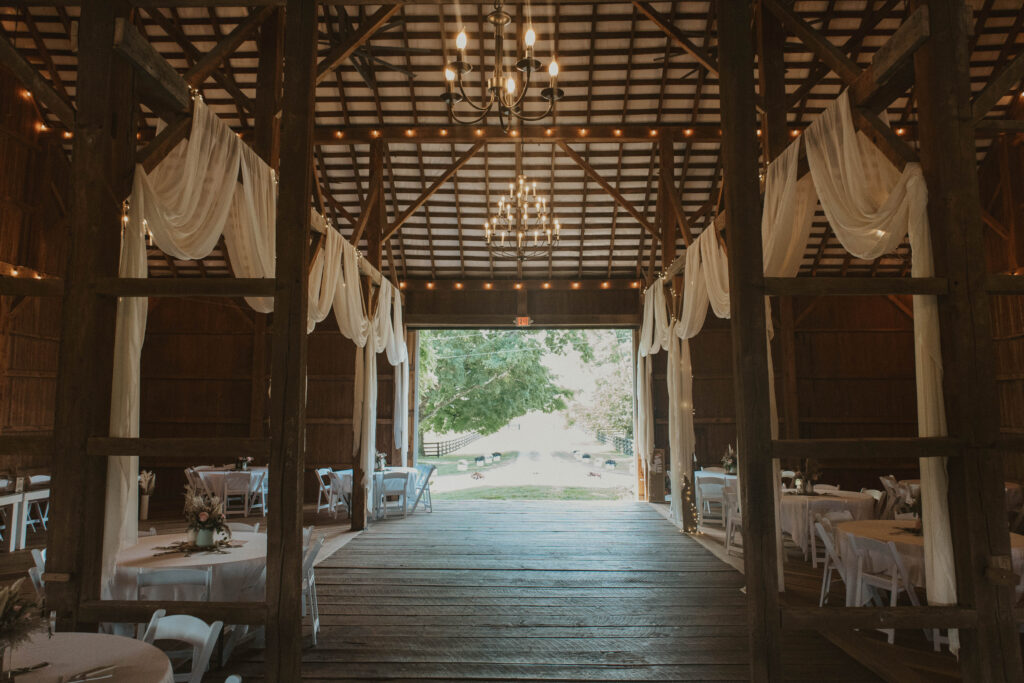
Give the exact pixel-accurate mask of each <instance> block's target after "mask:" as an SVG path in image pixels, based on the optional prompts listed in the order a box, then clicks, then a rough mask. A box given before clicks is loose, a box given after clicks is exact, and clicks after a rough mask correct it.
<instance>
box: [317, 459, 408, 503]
mask: <svg viewBox="0 0 1024 683" xmlns="http://www.w3.org/2000/svg"><path fill="white" fill-rule="evenodd" d="M389 472H399V473H402V474H405V475H406V476H407V479H406V484H405V495H406V498H407V499H408V504H409V505H410V506H411V505H412V504H413V501H415V500H416V485H417V483H418V482H419V477H420V471H419V470H418V469H416V468H415V467H385V468H384V469H383V470H376V471H375V472H374V473H373V487H374V488H376V487H379V486H380V485H381V483H382V482H383V480H384V474H385V473H389ZM334 473H335V474H336V475H337V478H336V479H335V480H334V482H333V483H332V487H333V488H334V493H335V495H337V496H338V499H339V500H342V499H346V500H347V499H348V498H349V497H350V496H351V495H352V470H351V469H347V470H334ZM370 496H371V500H373V497H372V496H373V492H372V491H371V492H370ZM375 512H376V511H375ZM409 512H412V509H411V507H410V509H409Z"/></svg>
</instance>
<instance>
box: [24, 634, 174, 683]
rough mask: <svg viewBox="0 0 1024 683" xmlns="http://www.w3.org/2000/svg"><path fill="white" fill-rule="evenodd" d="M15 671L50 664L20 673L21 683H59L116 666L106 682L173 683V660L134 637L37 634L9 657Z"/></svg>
mask: <svg viewBox="0 0 1024 683" xmlns="http://www.w3.org/2000/svg"><path fill="white" fill-rule="evenodd" d="M8 657H9V660H8V663H9V667H10V669H11V670H15V669H20V668H27V667H32V666H35V665H37V664H41V663H43V662H47V665H46V666H44V667H41V668H39V669H36V670H35V671H29V672H27V673H23V674H19V675H18V676H17V677H16V678H15V680H16V681H18V683H55V681H59V680H65V681H66V680H69V679H71V678H74V677H76V676H78V675H79V674H82V673H85V672H88V671H95V670H97V669H101V668H103V667H108V666H113V667H114V668H113V669H111V670H110V671H103V672H98V673H97V675H98V676H106V675H107V674H108V673H109V674H110V678H104V679H102V680H103V681H104V683H107V682H108V681H109V683H173V682H174V674H173V672H172V670H171V660H169V659H168V658H167V655H165V654H164V653H163V652H161V651H160V650H159V649H158V648H157V647H155V646H153V645H150V644H149V643H144V642H142V641H141V640H135V639H134V638H125V637H123V636H112V635H107V634H104V633H70V632H68V633H64V632H62V633H55V634H53V636H52V637H50V636H49V635H48V634H47V633H46V632H45V631H44V632H41V633H37V634H35V635H34V636H32V638H30V639H29V640H28V642H26V643H23V644H21V645H19V646H18V647H16V648H14V650H13V651H12V652H11V654H10V655H8Z"/></svg>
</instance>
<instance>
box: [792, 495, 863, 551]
mask: <svg viewBox="0 0 1024 683" xmlns="http://www.w3.org/2000/svg"><path fill="white" fill-rule="evenodd" d="M837 510H849V511H850V514H852V515H853V518H854V519H871V518H872V517H873V516H874V514H875V499H874V498H872V497H871V496H870V495H868V494H866V493H860V492H857V491H833V492H831V493H829V495H826V496H799V495H795V494H788V493H787V494H785V495H783V496H782V519H781V527H782V531H783V532H785V533H788V534H789V535H790V536H792V537H793V541H794V542H795V543H796V544H797V545H798V546H800V549H801V550H803V551H804V552H805V553H806V552H807V549H808V548H809V547H810V538H811V533H812V531H813V529H814V515H824V514H825V513H828V512H835V511H837Z"/></svg>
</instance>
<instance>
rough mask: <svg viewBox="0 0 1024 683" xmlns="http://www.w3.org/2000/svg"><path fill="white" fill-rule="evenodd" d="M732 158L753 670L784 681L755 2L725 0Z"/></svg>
mask: <svg viewBox="0 0 1024 683" xmlns="http://www.w3.org/2000/svg"><path fill="white" fill-rule="evenodd" d="M717 9H718V39H719V50H718V54H719V67H720V74H719V77H720V81H721V85H720V89H721V101H722V166H723V176H724V180H725V185H724V187H725V211H726V213H727V214H728V217H729V219H728V220H729V227H728V241H729V290H730V305H731V308H732V314H731V320H732V343H733V376H734V384H735V392H736V437H737V445H738V449H739V467H740V479H741V480H742V481H743V483H744V485H743V487H742V489H741V495H742V503H743V519H744V529H743V531H744V536H743V537H744V539H745V540H744V548H743V561H744V568H745V574H746V581H747V610H748V626H749V632H750V678H751V680H753V681H778V680H782V665H781V661H780V656H779V650H780V648H781V646H782V642H781V638H780V619H779V596H778V571H779V568H778V567H777V566H776V538H775V521H774V520H775V508H774V502H773V501H774V498H773V494H774V490H775V487H776V486H777V484H776V483H775V480H774V476H773V474H772V445H771V421H770V420H771V418H770V414H769V407H768V406H769V403H768V382H769V381H771V379H770V377H769V376H768V357H767V349H766V345H765V341H764V340H765V334H766V327H765V311H764V273H763V266H762V255H761V196H760V187H759V182H758V142H757V110H756V98H755V95H754V53H753V47H752V45H751V41H750V25H751V8H750V4H749V3H748V2H737V1H736V0H718V4H717Z"/></svg>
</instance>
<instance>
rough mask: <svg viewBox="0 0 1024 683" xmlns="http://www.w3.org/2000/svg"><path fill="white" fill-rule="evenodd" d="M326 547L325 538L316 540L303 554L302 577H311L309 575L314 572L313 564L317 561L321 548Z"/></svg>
mask: <svg viewBox="0 0 1024 683" xmlns="http://www.w3.org/2000/svg"><path fill="white" fill-rule="evenodd" d="M323 546H324V537H323V536H321V537H320V538H318V539H316V541H315V542H314V543H311V544H310V545H309V546H308V547H307V548H306V549H305V550H304V551H303V552H302V575H303V576H309V573H310V572H311V571H313V563H314V562H315V561H316V556H317V555H319V554H320V548H322V547H323Z"/></svg>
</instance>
